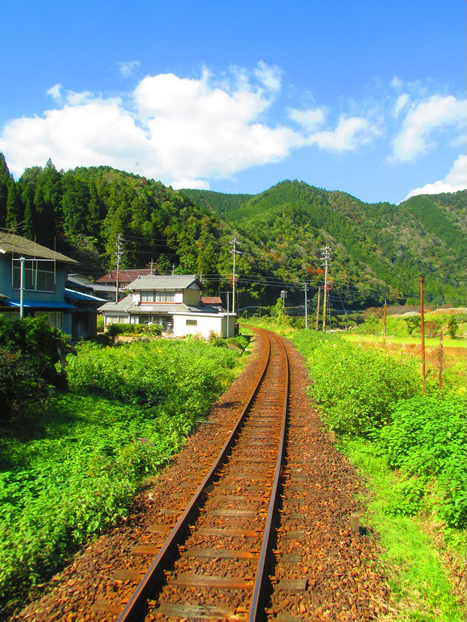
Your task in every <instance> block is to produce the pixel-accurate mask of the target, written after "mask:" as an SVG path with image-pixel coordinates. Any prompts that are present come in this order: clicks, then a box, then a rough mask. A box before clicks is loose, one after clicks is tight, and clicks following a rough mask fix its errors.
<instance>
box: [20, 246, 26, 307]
mask: <svg viewBox="0 0 467 622" xmlns="http://www.w3.org/2000/svg"><path fill="white" fill-rule="evenodd" d="M19 261H20V276H19V317H20V318H21V319H23V317H24V262H25V261H26V259H25V258H24V257H23V256H21V257H20V258H19Z"/></svg>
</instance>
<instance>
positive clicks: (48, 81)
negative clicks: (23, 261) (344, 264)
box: [0, 0, 467, 203]
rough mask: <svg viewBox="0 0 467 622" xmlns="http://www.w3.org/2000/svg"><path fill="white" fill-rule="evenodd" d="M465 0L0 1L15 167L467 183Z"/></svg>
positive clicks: (242, 187)
mask: <svg viewBox="0 0 467 622" xmlns="http://www.w3.org/2000/svg"><path fill="white" fill-rule="evenodd" d="M465 13H466V9H465V2H464V0H448V1H447V2H444V3H442V2H440V0H436V1H434V0H423V1H422V0H410V1H409V2H407V0H326V1H323V0H319V1H318V0H300V1H298V0H288V1H287V2H285V1H279V0H268V1H267V2H266V1H263V0H256V1H255V0H248V1H244V0H236V1H235V2H232V1H231V0H230V1H227V0H215V1H214V0H208V1H206V0H196V1H195V0H172V1H171V2H161V1H157V0H134V1H133V2H128V1H125V2H124V1H123V0H112V1H109V0H98V1H97V2H96V0H93V1H92V2H91V1H90V0H80V1H79V2H78V1H75V0H61V1H60V2H58V1H56V0H43V1H41V2H39V1H38V0H2V1H0V24H1V25H2V27H1V31H2V36H1V42H2V43H1V49H2V63H1V65H0V67H1V68H0V89H1V91H0V151H2V152H3V153H4V155H5V158H6V160H7V163H8V165H9V168H10V170H11V172H12V173H13V174H14V176H15V178H18V177H19V176H20V175H21V174H22V172H23V171H24V169H25V168H26V167H29V166H35V165H41V166H43V165H44V164H45V163H46V161H47V160H48V158H49V157H50V158H52V160H53V162H54V164H55V165H56V167H57V168H59V169H60V168H63V169H65V170H67V169H69V168H74V167H75V166H92V165H101V164H107V165H110V166H114V167H116V168H119V169H123V170H127V171H131V172H134V173H138V174H141V175H145V176H147V177H152V178H154V179H157V180H161V181H162V182H163V183H164V184H167V185H172V186H173V187H175V188H180V187H197V188H207V189H211V190H215V191H219V192H231V193H258V192H261V191H263V190H265V189H267V188H269V187H270V186H272V185H274V184H276V183H278V182H279V181H282V180H283V179H299V180H304V181H306V182H307V183H309V184H312V185H315V186H319V187H321V188H326V189H328V190H343V191H345V192H349V193H350V194H353V195H354V196H356V197H358V198H359V199H362V200H364V201H367V202H377V201H390V202H392V203H399V202H400V201H402V200H404V199H405V198H406V197H407V196H409V195H410V194H413V193H420V192H429V193H432V192H444V191H448V192H450V191H455V190H458V189H462V188H466V187H467V170H466V169H467V155H466V144H465V130H466V118H467V114H466V113H467V103H466V85H465V74H466V66H465V47H466V46H465V43H466V33H465V23H466V15H465Z"/></svg>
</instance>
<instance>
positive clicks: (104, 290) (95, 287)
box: [66, 274, 125, 302]
mask: <svg viewBox="0 0 467 622" xmlns="http://www.w3.org/2000/svg"><path fill="white" fill-rule="evenodd" d="M66 286H67V287H68V288H69V289H73V290H75V291H77V292H83V293H84V294H89V295H90V296H96V297H97V298H102V299H103V301H104V302H105V301H106V300H108V301H113V300H115V298H116V288H115V285H106V284H105V283H104V284H103V283H97V282H93V281H91V279H90V278H89V277H87V276H83V275H82V274H69V275H68V277H67V281H66ZM118 292H119V298H120V297H121V295H124V294H125V289H124V288H122V287H119V288H118Z"/></svg>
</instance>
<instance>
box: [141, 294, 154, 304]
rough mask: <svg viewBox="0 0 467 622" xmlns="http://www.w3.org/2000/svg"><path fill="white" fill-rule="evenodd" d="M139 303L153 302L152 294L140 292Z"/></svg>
mask: <svg viewBox="0 0 467 622" xmlns="http://www.w3.org/2000/svg"><path fill="white" fill-rule="evenodd" d="M141 302H154V292H141Z"/></svg>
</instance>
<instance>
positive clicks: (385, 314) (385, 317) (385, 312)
mask: <svg viewBox="0 0 467 622" xmlns="http://www.w3.org/2000/svg"><path fill="white" fill-rule="evenodd" d="M387 317H388V305H387V303H386V300H385V301H384V309H383V326H384V328H383V335H384V345H386V320H387Z"/></svg>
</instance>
